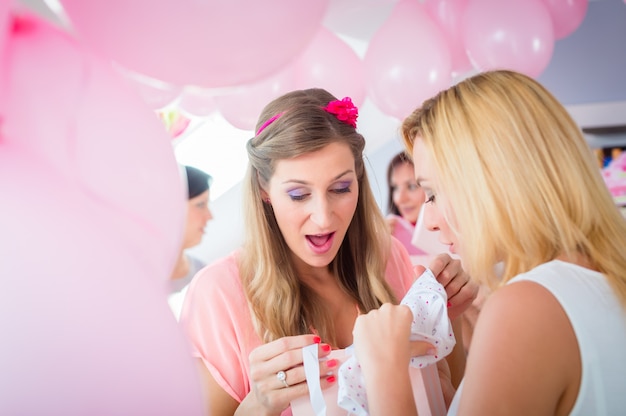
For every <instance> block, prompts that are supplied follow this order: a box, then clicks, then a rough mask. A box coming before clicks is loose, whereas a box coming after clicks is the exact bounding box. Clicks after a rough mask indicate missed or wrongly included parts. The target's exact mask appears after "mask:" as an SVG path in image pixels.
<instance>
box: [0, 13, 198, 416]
mask: <svg viewBox="0 0 626 416" xmlns="http://www.w3.org/2000/svg"><path fill="white" fill-rule="evenodd" d="M14 27H15V28H16V29H15V30H14V31H13V33H11V34H10V38H9V40H8V48H7V49H6V51H5V56H4V59H3V60H2V61H1V65H2V69H3V71H4V77H3V78H1V79H0V83H2V84H1V87H0V88H1V90H2V91H3V94H2V96H3V98H4V99H6V103H7V105H6V108H5V111H4V113H3V114H2V130H0V195H2V215H0V230H2V232H1V233H0V252H1V253H2V261H0V276H1V279H2V291H1V295H0V333H2V354H0V368H1V369H2V371H0V385H1V386H2V400H0V414H7V415H9V414H29V415H34V414H55V415H68V416H74V415H85V414H109V415H114V414H115V415H122V414H128V415H130V414H136V415H144V414H145V415H174V414H185V415H200V414H202V413H203V409H202V404H201V403H202V402H201V393H200V385H199V380H198V377H197V373H196V369H195V366H194V365H195V364H194V362H193V361H192V359H191V358H190V356H189V355H188V345H187V343H186V340H185V339H184V337H183V336H182V333H181V332H180V329H179V328H178V326H177V323H176V321H175V319H174V316H173V314H172V312H171V310H170V308H169V306H168V304H167V298H166V292H165V283H166V279H167V277H168V276H169V270H170V269H171V268H172V266H173V264H174V260H175V257H176V254H177V252H178V248H179V247H180V242H181V234H182V224H183V219H184V207H185V200H186V197H185V189H184V188H183V184H182V181H181V179H180V174H179V171H178V165H177V164H176V161H175V159H174V155H173V150H172V147H171V143H170V140H169V138H168V136H167V133H166V132H165V130H164V129H163V126H162V125H161V124H160V122H159V120H158V118H157V117H155V115H154V113H153V111H151V110H150V109H148V108H147V107H146V106H145V104H144V103H142V102H141V101H140V99H139V98H138V96H137V94H135V93H134V92H133V91H132V90H130V89H129V87H128V85H127V83H125V82H123V81H122V79H121V78H120V75H119V74H117V73H115V72H114V71H113V70H112V69H111V65H110V63H109V62H108V61H102V60H99V59H98V58H95V57H94V56H93V55H91V54H90V53H89V51H87V50H85V49H84V48H83V46H82V44H80V43H78V42H77V41H76V40H74V39H73V38H71V37H70V36H69V35H67V34H66V33H65V32H64V31H60V30H58V29H57V28H55V27H54V26H52V25H50V24H48V23H45V22H43V21H42V20H40V19H38V18H35V17H25V16H24V17H20V18H19V19H18V20H17V22H16V24H15V25H14Z"/></svg>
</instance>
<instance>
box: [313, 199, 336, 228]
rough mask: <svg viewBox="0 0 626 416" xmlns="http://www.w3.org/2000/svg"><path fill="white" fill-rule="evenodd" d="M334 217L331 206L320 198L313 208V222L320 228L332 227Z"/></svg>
mask: <svg viewBox="0 0 626 416" xmlns="http://www.w3.org/2000/svg"><path fill="white" fill-rule="evenodd" d="M331 217H332V208H331V204H330V203H329V201H328V200H327V199H326V198H318V199H317V200H316V201H315V202H314V203H313V204H312V207H311V221H313V222H314V223H315V224H316V225H317V226H318V227H320V228H327V227H329V226H330V221H331Z"/></svg>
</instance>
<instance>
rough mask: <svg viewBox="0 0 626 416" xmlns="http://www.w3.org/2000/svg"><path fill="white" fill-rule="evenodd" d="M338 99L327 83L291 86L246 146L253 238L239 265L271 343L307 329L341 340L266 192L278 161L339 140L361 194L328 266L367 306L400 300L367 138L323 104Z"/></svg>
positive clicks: (260, 329)
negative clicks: (389, 268) (367, 160)
mask: <svg viewBox="0 0 626 416" xmlns="http://www.w3.org/2000/svg"><path fill="white" fill-rule="evenodd" d="M333 100H336V98H335V97H334V96H333V95H331V94H330V93H328V92H327V91H325V90H322V89H308V90H300V91H293V92H290V93H287V94H285V95H283V96H281V97H279V98H277V99H275V100H274V101H272V102H271V103H269V104H268V105H267V106H266V107H265V108H264V110H263V112H262V113H261V116H260V118H259V122H258V124H257V131H258V130H259V128H261V127H262V126H263V128H262V129H261V130H262V131H261V132H260V133H259V134H257V135H256V136H255V137H253V138H252V139H250V141H249V142H248V144H247V151H248V159H249V163H248V170H247V172H246V175H245V178H244V185H243V188H244V189H243V192H244V198H243V203H244V217H245V225H246V232H247V236H246V238H245V242H244V247H243V252H242V256H241V257H240V260H239V268H240V273H241V279H242V283H243V287H244V291H245V294H246V297H247V299H248V302H249V305H250V309H251V312H252V317H253V321H254V324H255V328H256V331H257V333H258V334H259V336H260V337H261V338H262V339H263V340H264V341H265V342H268V341H271V340H274V339H278V338H281V337H284V336H290V335H299V334H309V333H311V329H312V328H314V329H315V330H316V331H317V333H318V334H319V335H320V336H321V337H322V339H324V341H325V342H328V343H330V344H333V345H335V344H336V342H335V340H336V337H335V333H334V326H333V317H332V316H329V314H328V312H327V308H326V307H325V305H324V304H323V301H322V300H321V298H320V297H319V296H317V295H316V294H315V293H314V292H313V291H312V290H311V289H310V288H309V287H307V286H306V285H304V284H303V283H302V282H301V281H300V279H299V278H298V275H297V272H296V269H295V268H294V264H293V261H292V253H291V250H290V249H289V247H288V246H287V244H286V242H285V240H284V238H283V236H282V234H281V232H280V229H279V228H278V225H277V222H276V218H275V217H274V212H273V210H272V208H271V206H270V205H269V204H266V203H263V201H262V194H261V191H262V189H263V188H264V186H266V185H267V184H268V183H269V181H270V179H271V177H272V175H273V174H274V170H275V168H276V164H277V163H278V162H279V161H280V160H284V159H289V158H293V157H297V156H299V155H302V154H305V153H310V152H314V151H316V150H319V149H321V148H323V147H324V146H327V145H328V144H330V143H333V142H340V143H346V144H347V145H348V146H349V147H350V149H351V151H352V155H353V156H354V161H355V171H356V174H357V180H358V185H359V195H358V202H357V205H356V211H355V213H354V216H353V218H352V221H351V223H350V225H349V227H348V231H347V233H346V236H345V238H344V240H343V242H342V244H341V247H340V249H339V252H338V253H337V256H336V257H335V259H334V260H333V261H332V262H331V263H330V264H329V265H328V268H329V270H330V271H331V272H332V273H333V275H335V276H336V278H337V280H338V282H339V284H340V286H341V287H342V289H343V290H344V291H345V292H346V293H347V294H349V295H350V296H351V297H352V298H353V299H354V301H355V304H357V305H358V307H359V309H360V310H361V311H362V312H367V311H369V310H371V309H375V308H378V307H380V305H381V304H382V303H383V302H396V299H394V296H393V292H392V291H391V289H390V288H389V286H388V285H387V283H386V281H385V268H386V263H387V261H386V259H387V258H388V257H389V251H390V249H391V247H390V242H391V240H390V237H389V232H388V231H387V230H386V225H385V221H384V218H383V216H382V213H381V212H380V210H379V208H378V205H377V204H376V201H375V199H374V196H373V194H372V191H371V189H370V185H369V181H368V178H367V173H366V171H365V166H364V163H363V149H364V147H365V140H364V138H363V136H362V135H361V134H359V133H358V132H357V131H356V130H355V128H353V127H352V126H350V125H349V124H346V123H345V122H342V121H340V120H338V119H337V118H336V116H334V115H333V114H330V113H328V112H326V111H325V110H324V109H323V107H325V106H326V105H327V104H328V103H329V102H330V101H333ZM276 115H279V117H277V118H275V120H274V121H271V122H270V123H269V124H267V121H268V120H270V119H271V118H272V117H274V116H276ZM265 124H266V126H264V125H265Z"/></svg>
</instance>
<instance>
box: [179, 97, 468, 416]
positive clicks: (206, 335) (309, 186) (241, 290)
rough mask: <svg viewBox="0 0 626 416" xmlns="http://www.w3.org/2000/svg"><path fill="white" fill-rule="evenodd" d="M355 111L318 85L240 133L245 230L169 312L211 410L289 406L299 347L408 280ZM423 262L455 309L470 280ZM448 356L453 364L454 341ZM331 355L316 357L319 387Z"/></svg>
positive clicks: (324, 336)
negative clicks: (245, 136)
mask: <svg viewBox="0 0 626 416" xmlns="http://www.w3.org/2000/svg"><path fill="white" fill-rule="evenodd" d="M357 115H358V110H357V108H356V107H355V106H354V105H353V104H352V102H351V100H350V99H349V98H344V99H343V100H338V99H337V98H335V97H334V96H332V95H331V94H330V93H328V92H327V91H325V90H322V89H310V90H303V91H294V92H291V93H288V94H286V95H284V96H281V97H279V98H277V99H276V100H274V101H273V102H271V103H269V104H268V105H267V106H266V107H265V109H264V110H263V112H262V114H261V117H260V119H259V123H258V126H257V133H256V135H255V137H253V138H252V139H250V141H249V142H248V144H247V151H248V158H249V167H248V171H247V174H246V177H245V179H244V207H245V221H246V231H247V239H246V241H245V244H244V246H243V247H242V248H241V250H237V251H236V252H234V253H233V254H232V255H230V256H228V257H227V258H225V259H222V260H220V261H217V262H216V263H214V264H212V265H210V266H208V267H206V268H205V269H203V270H202V271H200V272H199V273H198V274H197V275H196V277H195V278H194V280H193V281H192V283H191V284H190V286H189V290H188V293H187V296H186V298H185V304H184V305H183V311H182V316H181V323H182V325H183V327H184V328H185V330H186V331H187V334H188V335H189V339H190V340H191V343H192V348H193V355H194V356H195V357H197V358H198V362H199V367H200V369H201V372H202V374H203V379H204V380H205V392H206V397H207V410H208V411H209V414H211V415H233V414H250V415H280V414H282V415H288V414H290V413H291V411H290V408H289V404H290V402H291V401H292V400H294V399H296V398H298V397H301V396H304V395H307V394H308V389H307V384H306V379H305V374H304V368H303V365H302V353H301V348H302V347H304V346H307V345H310V344H313V343H318V344H319V355H320V357H325V356H327V355H328V354H329V353H330V351H331V349H335V348H345V347H347V346H349V345H350V344H352V329H353V326H354V322H355V320H356V318H357V316H358V314H361V313H366V312H368V311H371V310H373V309H376V308H378V307H380V306H381V305H382V304H383V303H385V302H391V303H395V302H397V301H399V300H400V299H401V298H402V297H403V296H404V295H405V293H406V292H407V290H408V289H409V287H410V285H411V284H412V283H413V280H414V279H415V274H414V273H413V270H412V265H411V262H410V259H409V256H408V253H407V251H406V250H405V249H404V247H403V246H402V245H401V244H400V243H399V242H398V241H397V240H395V239H393V238H392V237H391V236H390V235H389V232H388V231H387V228H386V224H385V220H384V218H383V216H382V214H381V212H380V210H379V208H378V206H377V205H376V201H375V199H374V197H373V195H372V192H371V190H370V185H369V182H368V179H367V174H366V171H365V166H364V163H363V149H364V147H365V140H364V138H363V136H362V135H361V134H359V133H358V132H357V130H356V119H357ZM431 269H433V271H434V272H435V273H436V274H437V275H438V279H439V280H440V282H441V283H442V284H443V285H444V286H445V287H446V292H447V294H448V297H449V300H450V303H451V306H450V307H449V314H450V316H451V318H452V319H456V318H457V317H458V316H459V315H460V313H462V312H463V311H464V310H465V308H467V306H468V305H469V304H470V303H471V302H472V301H473V299H474V298H475V296H476V291H477V288H476V286H475V285H473V284H472V283H468V281H469V279H468V276H467V274H466V273H464V272H463V270H462V269H461V267H460V262H459V261H457V260H452V259H451V258H450V256H448V255H443V256H440V257H438V258H437V259H435V261H434V262H433V264H432V265H431ZM452 355H453V356H452V357H450V360H451V361H453V362H454V363H458V365H455V366H453V367H454V370H455V372H456V374H457V375H459V374H462V369H463V366H464V352H463V350H462V348H460V349H459V350H458V351H457V352H456V353H453V354H452ZM459 357H461V358H459ZM456 360H459V361H456ZM337 366H338V362H337V361H336V360H334V359H330V360H326V361H320V374H321V385H322V388H326V387H328V386H330V385H332V384H333V383H335V382H336V379H335V375H334V371H336V370H337Z"/></svg>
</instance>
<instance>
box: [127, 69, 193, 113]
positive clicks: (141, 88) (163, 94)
mask: <svg viewBox="0 0 626 416" xmlns="http://www.w3.org/2000/svg"><path fill="white" fill-rule="evenodd" d="M123 73H124V75H125V76H126V77H127V78H128V82H129V83H130V84H131V86H132V87H133V88H134V89H135V90H136V91H137V93H138V94H139V96H140V97H141V99H142V100H143V102H144V103H146V105H147V106H148V108H150V109H153V110H159V109H161V108H164V107H167V106H168V105H170V104H172V103H173V102H174V101H175V100H176V99H177V98H178V96H179V95H180V94H181V92H182V88H181V87H179V86H177V85H172V84H168V83H165V82H161V81H157V80H154V79H150V78H148V77H145V76H142V75H140V74H134V73H131V72H130V71H123Z"/></svg>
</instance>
